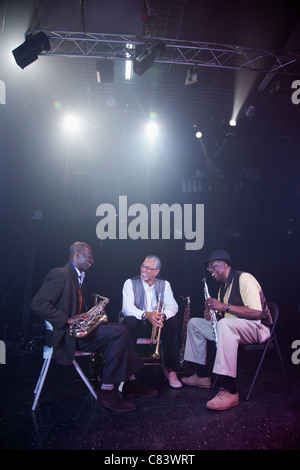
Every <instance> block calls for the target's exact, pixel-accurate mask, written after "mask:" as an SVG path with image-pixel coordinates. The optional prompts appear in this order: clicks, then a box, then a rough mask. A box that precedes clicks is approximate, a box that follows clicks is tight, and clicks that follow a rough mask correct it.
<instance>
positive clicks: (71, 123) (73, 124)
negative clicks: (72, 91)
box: [63, 114, 81, 133]
mask: <svg viewBox="0 0 300 470" xmlns="http://www.w3.org/2000/svg"><path fill="white" fill-rule="evenodd" d="M63 124H64V129H65V130H66V131H67V132H68V133H75V132H78V131H79V129H80V124H81V120H80V119H79V118H78V116H74V115H72V114H67V115H66V116H65V117H64V121H63Z"/></svg>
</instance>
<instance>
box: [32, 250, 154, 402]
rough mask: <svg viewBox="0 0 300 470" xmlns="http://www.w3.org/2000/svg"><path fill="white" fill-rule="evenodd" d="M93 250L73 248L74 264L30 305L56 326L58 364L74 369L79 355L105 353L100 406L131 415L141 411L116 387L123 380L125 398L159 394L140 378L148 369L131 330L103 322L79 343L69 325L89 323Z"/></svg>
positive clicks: (54, 275)
mask: <svg viewBox="0 0 300 470" xmlns="http://www.w3.org/2000/svg"><path fill="white" fill-rule="evenodd" d="M93 263H94V260H93V250H92V248H91V247H90V246H89V245H88V244H86V243H84V242H75V243H73V244H72V245H71V246H70V248H69V262H68V263H67V264H65V266H63V267H60V268H54V269H51V270H50V271H49V273H48V274H47V276H46V278H45V280H44V282H43V284H42V286H41V288H40V289H39V291H38V292H37V293H36V295H35V296H34V298H33V300H32V302H31V308H32V311H33V312H35V313H36V314H37V315H39V316H40V317H41V318H42V319H43V320H47V321H49V322H50V323H51V324H52V326H53V332H52V342H53V348H54V358H55V360H56V362H57V363H58V364H61V365H69V364H72V361H73V358H74V355H75V350H79V351H89V352H92V351H99V352H101V353H104V356H105V361H104V365H103V381H102V385H101V390H100V392H99V395H98V404H99V405H101V406H104V407H106V408H109V409H112V410H115V411H131V410H134V409H135V408H136V407H135V405H134V404H133V403H129V402H127V401H126V400H125V399H123V398H121V396H119V393H118V391H117V388H116V386H117V385H118V383H119V382H122V381H124V382H125V383H124V386H123V393H124V394H125V393H126V395H128V396H135V395H136V396H143V397H152V396H156V395H158V393H157V391H156V390H150V389H147V388H145V387H143V386H142V385H141V384H140V383H139V382H137V380H136V379H135V375H134V374H135V373H136V372H137V371H138V370H139V369H141V368H142V367H143V363H142V361H141V359H140V357H139V355H138V352H137V349H136V346H135V344H134V342H133V341H132V338H131V335H130V333H129V331H128V329H127V328H126V327H125V326H124V325H120V324H119V323H106V322H104V323H99V325H97V326H96V327H95V328H94V329H93V330H92V331H91V332H89V333H88V334H87V335H85V336H83V337H79V338H76V337H74V336H73V335H72V334H70V325H72V324H74V323H75V322H78V321H79V320H80V322H84V321H85V320H86V321H87V320H89V312H87V311H86V310H87V308H86V304H85V298H86V289H85V285H84V284H82V282H83V278H84V276H85V274H86V273H87V272H88V270H89V269H90V267H91V266H92V265H93Z"/></svg>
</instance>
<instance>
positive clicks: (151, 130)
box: [146, 121, 158, 140]
mask: <svg viewBox="0 0 300 470" xmlns="http://www.w3.org/2000/svg"><path fill="white" fill-rule="evenodd" d="M146 134H147V136H148V138H149V139H150V140H153V139H155V137H156V136H157V134H158V125H157V124H156V122H153V121H152V122H149V123H148V124H147V126H146Z"/></svg>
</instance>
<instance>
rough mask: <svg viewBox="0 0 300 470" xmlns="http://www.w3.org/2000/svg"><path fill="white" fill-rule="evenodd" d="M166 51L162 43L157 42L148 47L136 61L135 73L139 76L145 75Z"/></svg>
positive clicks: (134, 63) (134, 65)
mask: <svg viewBox="0 0 300 470" xmlns="http://www.w3.org/2000/svg"><path fill="white" fill-rule="evenodd" d="M165 49H166V46H165V44H164V43H163V42H162V41H155V42H154V43H153V44H151V46H149V47H147V49H146V50H145V51H143V52H142V53H141V54H140V55H139V56H138V57H136V58H135V59H134V62H133V71H134V72H135V73H136V74H137V75H143V73H145V72H146V71H147V70H149V69H150V68H151V67H152V65H153V64H154V62H155V59H156V58H157V57H158V56H159V55H160V54H161V53H162V52H164V51H165Z"/></svg>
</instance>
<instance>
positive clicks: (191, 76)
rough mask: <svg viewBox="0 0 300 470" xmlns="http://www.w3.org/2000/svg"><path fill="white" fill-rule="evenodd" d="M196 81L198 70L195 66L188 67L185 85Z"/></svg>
mask: <svg viewBox="0 0 300 470" xmlns="http://www.w3.org/2000/svg"><path fill="white" fill-rule="evenodd" d="M197 81H198V72H197V69H196V68H192V69H188V71H187V74H186V77H185V85H186V86H187V85H193V84H194V83H197Z"/></svg>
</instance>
